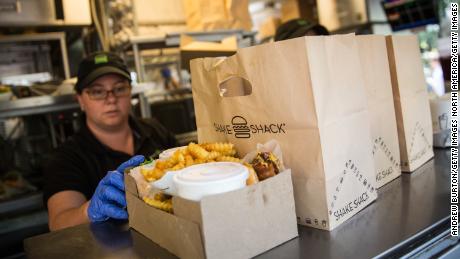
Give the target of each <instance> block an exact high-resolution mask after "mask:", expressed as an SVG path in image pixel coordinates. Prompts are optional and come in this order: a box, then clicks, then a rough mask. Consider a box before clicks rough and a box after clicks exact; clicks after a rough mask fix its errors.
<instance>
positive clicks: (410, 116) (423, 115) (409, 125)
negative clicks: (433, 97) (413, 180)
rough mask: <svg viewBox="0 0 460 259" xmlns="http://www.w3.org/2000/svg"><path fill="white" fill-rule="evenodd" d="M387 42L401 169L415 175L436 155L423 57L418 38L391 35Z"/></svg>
mask: <svg viewBox="0 0 460 259" xmlns="http://www.w3.org/2000/svg"><path fill="white" fill-rule="evenodd" d="M386 42H387V49H388V61H389V65H390V72H391V83H392V88H393V99H394V105H395V112H396V122H397V126H398V136H399V150H400V154H401V169H402V171H404V172H412V171H414V170H415V169H417V168H419V167H420V166H421V165H423V164H424V163H425V162H427V161H428V160H430V159H431V158H432V157H433V156H434V153H433V128H432V125H431V114H430V106H429V101H428V93H427V90H426V83H425V77H424V74H423V66H422V58H421V55H420V51H419V47H418V41H417V37H416V36H414V35H404V36H387V37H386Z"/></svg>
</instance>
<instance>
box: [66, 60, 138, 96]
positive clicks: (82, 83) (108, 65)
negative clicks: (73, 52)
mask: <svg viewBox="0 0 460 259" xmlns="http://www.w3.org/2000/svg"><path fill="white" fill-rule="evenodd" d="M107 74H117V75H120V76H122V77H124V78H126V79H128V80H129V81H131V76H130V75H129V71H128V68H127V67H126V65H125V63H124V62H123V59H121V58H120V57H119V56H117V55H116V54H114V53H110V52H96V53H92V54H91V55H89V56H88V57H86V58H85V59H83V61H82V62H81V63H80V66H79V67H78V76H77V77H78V79H77V84H75V91H77V93H81V92H82V91H83V89H85V88H86V87H88V86H89V85H90V84H91V83H92V82H93V81H94V80H96V79H98V78H99V77H101V76H103V75H107Z"/></svg>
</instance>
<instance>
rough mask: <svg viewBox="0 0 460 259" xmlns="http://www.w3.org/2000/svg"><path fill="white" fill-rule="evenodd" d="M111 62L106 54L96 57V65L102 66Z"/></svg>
mask: <svg viewBox="0 0 460 259" xmlns="http://www.w3.org/2000/svg"><path fill="white" fill-rule="evenodd" d="M107 62H109V57H107V55H105V54H101V55H97V56H95V57H94V64H96V65H97V64H101V63H107Z"/></svg>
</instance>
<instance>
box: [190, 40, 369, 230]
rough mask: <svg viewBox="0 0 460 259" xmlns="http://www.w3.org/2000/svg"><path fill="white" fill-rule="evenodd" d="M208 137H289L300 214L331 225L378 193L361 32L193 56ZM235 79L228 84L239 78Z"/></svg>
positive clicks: (199, 111)
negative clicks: (358, 41)
mask: <svg viewBox="0 0 460 259" xmlns="http://www.w3.org/2000/svg"><path fill="white" fill-rule="evenodd" d="M191 72H192V91H193V100H194V104H195V113H196V120H197V128H198V140H199V142H213V141H230V142H232V143H234V144H235V147H236V148H237V150H238V153H239V155H240V156H244V155H245V154H247V153H248V152H250V151H251V150H252V149H253V148H254V145H255V144H257V143H265V142H267V141H268V140H271V139H275V140H277V141H278V143H280V145H281V149H282V151H283V159H284V161H285V165H286V167H287V168H291V169H292V174H293V186H294V195H295V202H296V212H297V221H298V223H299V224H303V225H307V226H312V227H315V228H320V229H327V230H331V229H333V228H335V227H336V226H338V225H339V224H340V223H342V222H344V221H345V220H347V219H348V218H350V217H351V216H352V215H354V214H356V213H357V212H358V211H360V210H361V209H363V208H364V207H366V206H367V205H368V204H369V203H371V202H372V201H373V200H375V199H376V198H377V193H376V189H375V188H376V184H375V174H374V163H373V158H372V144H371V136H370V126H369V115H368V111H367V103H366V94H365V90H364V86H363V80H362V72H361V65H360V62H359V56H358V52H357V46H356V41H355V37H354V36H352V35H347V36H330V37H321V36H318V37H303V38H297V39H292V40H286V41H281V42H275V43H269V44H264V45H259V46H255V47H250V48H244V49H239V50H238V51H237V54H235V55H233V56H231V57H228V58H201V59H194V60H192V61H191ZM238 87H240V89H239V90H238V89H231V90H228V89H229V88H238Z"/></svg>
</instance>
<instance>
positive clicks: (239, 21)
mask: <svg viewBox="0 0 460 259" xmlns="http://www.w3.org/2000/svg"><path fill="white" fill-rule="evenodd" d="M183 3H184V10H185V16H186V18H187V20H186V22H187V29H188V30H193V31H211V30H223V29H243V30H246V31H250V30H251V29H252V21H251V16H250V15H249V10H248V0H183Z"/></svg>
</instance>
